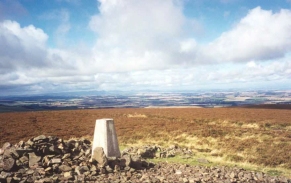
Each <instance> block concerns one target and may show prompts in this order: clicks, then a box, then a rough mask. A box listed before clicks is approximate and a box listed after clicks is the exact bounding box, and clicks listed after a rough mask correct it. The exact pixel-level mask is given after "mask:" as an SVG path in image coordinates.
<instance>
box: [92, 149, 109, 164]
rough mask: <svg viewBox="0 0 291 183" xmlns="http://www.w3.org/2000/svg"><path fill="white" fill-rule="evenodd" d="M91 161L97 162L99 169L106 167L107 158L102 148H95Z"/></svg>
mask: <svg viewBox="0 0 291 183" xmlns="http://www.w3.org/2000/svg"><path fill="white" fill-rule="evenodd" d="M92 159H94V160H96V161H97V162H98V166H99V167H105V166H106V165H107V157H106V155H105V153H104V151H103V148H102V147H96V148H95V149H94V153H93V156H92Z"/></svg>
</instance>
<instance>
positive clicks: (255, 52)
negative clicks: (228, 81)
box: [201, 7, 291, 62]
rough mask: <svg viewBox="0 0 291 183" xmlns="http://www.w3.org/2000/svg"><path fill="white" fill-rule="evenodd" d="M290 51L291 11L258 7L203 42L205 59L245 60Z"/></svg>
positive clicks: (263, 58)
mask: <svg viewBox="0 0 291 183" xmlns="http://www.w3.org/2000/svg"><path fill="white" fill-rule="evenodd" d="M290 51H291V11H290V10H285V9H281V10H280V11H279V12H277V13H273V12H272V11H268V10H263V9H261V8H260V7H257V8H254V9H252V10H250V11H249V13H248V15H247V16H246V17H244V18H242V19H241V20H240V21H239V22H238V23H237V24H236V25H235V26H234V27H233V28H232V29H231V30H230V31H227V32H224V33H222V34H221V36H220V37H219V38H217V39H216V40H214V41H213V42H211V43H209V44H208V45H207V46H204V47H203V49H202V51H201V54H202V55H203V56H202V57H204V60H207V62H248V61H250V60H270V59H275V58H282V57H284V55H285V54H287V53H288V52H290Z"/></svg>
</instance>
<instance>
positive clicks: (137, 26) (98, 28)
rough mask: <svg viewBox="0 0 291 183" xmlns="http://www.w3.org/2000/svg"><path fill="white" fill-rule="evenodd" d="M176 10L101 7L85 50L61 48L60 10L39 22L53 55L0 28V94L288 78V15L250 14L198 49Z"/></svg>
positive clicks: (194, 28)
mask: <svg viewBox="0 0 291 183" xmlns="http://www.w3.org/2000/svg"><path fill="white" fill-rule="evenodd" d="M183 6H184V4H183V2H182V1H177V0H148V1H135V0H128V1H121V0H112V1H111V0H110V1H109V0H100V5H99V7H98V8H99V13H98V14H96V15H93V16H92V17H91V19H90V22H89V23H88V26H89V28H90V29H91V30H92V31H94V33H95V34H96V37H97V39H96V41H95V43H94V46H93V47H91V48H89V47H88V46H81V47H77V48H74V47H70V46H69V45H68V44H67V42H66V34H67V33H68V32H69V31H70V29H71V27H70V12H69V11H68V10H66V9H58V10H53V11H51V12H47V13H44V14H43V15H42V16H40V17H41V18H42V20H44V21H47V20H51V22H52V21H54V22H57V26H56V28H55V30H54V33H55V34H52V35H53V36H56V35H58V36H59V37H57V38H59V41H60V42H58V43H59V44H57V46H56V48H51V47H49V46H48V45H47V42H48V40H49V39H52V36H50V37H49V36H48V34H47V33H45V32H44V31H43V30H42V29H40V28H37V27H35V26H34V25H29V26H24V27H21V26H20V24H19V23H18V22H16V21H10V20H5V21H2V22H0V74H1V77H0V88H1V92H5V91H9V92H10V91H12V90H19V86H20V85H21V86H23V90H26V91H29V92H54V91H61V90H86V89H104V90H117V89H120V90H123V89H126V90H135V89H161V90H163V89H197V87H200V88H201V87H202V88H203V87H205V88H211V87H212V88H214V87H218V88H219V87H220V86H224V87H226V88H227V87H230V86H240V85H241V83H244V86H247V84H246V83H251V82H253V81H254V82H262V83H264V82H269V81H283V80H284V81H285V80H286V79H287V80H288V79H291V78H290V76H291V62H290V58H291V57H290V55H288V52H290V51H291V39H290V38H291V29H290V27H291V11H290V10H281V11H279V12H276V13H274V12H272V11H267V10H262V9H261V8H260V7H258V8H255V9H252V10H250V11H249V13H248V14H247V15H246V16H245V17H243V18H241V20H239V21H238V22H237V24H235V25H234V27H232V28H231V29H230V30H226V31H225V32H224V33H222V34H221V36H219V37H218V38H217V39H215V40H213V41H211V42H209V43H207V44H201V43H199V42H198V41H197V39H196V38H195V36H197V35H200V34H201V32H202V33H203V31H204V29H205V28H204V27H203V26H201V25H202V23H201V22H199V21H197V20H195V19H189V18H187V17H186V16H185V15H184V14H183V8H184V7H183ZM62 36H63V37H62ZM55 40H56V41H58V40H57V39H56V37H55ZM212 63H215V64H212ZM286 83H288V81H287V82H285V84H286ZM289 83H290V82H289ZM1 92H0V95H1Z"/></svg>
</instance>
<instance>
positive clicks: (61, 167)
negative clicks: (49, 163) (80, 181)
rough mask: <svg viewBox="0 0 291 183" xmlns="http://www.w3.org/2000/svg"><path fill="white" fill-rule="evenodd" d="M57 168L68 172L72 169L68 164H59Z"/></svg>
mask: <svg viewBox="0 0 291 183" xmlns="http://www.w3.org/2000/svg"><path fill="white" fill-rule="evenodd" d="M59 170H61V171H62V172H69V171H71V170H72V168H71V167H70V166H67V165H61V166H59Z"/></svg>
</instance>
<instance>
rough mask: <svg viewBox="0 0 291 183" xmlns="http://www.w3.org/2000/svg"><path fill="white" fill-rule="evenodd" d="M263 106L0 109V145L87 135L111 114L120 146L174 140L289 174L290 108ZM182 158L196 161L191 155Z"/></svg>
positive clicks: (218, 157) (223, 159)
mask: <svg viewBox="0 0 291 183" xmlns="http://www.w3.org/2000/svg"><path fill="white" fill-rule="evenodd" d="M273 108H274V107H265V108H240V107H237V108H115V109H83V110H59V111H30V112H9V113H0V132H1V133H0V147H1V146H2V145H3V144H4V143H5V142H11V143H16V142H19V141H20V140H28V139H29V138H31V137H35V136H38V135H40V134H43V135H51V136H58V137H61V138H64V139H69V138H75V137H86V138H89V139H91V140H92V138H93V132H94V126H95V121H96V119H100V118H113V119H114V121H115V128H116V132H117V135H118V141H119V144H120V146H123V147H124V146H128V145H142V144H157V145H161V146H169V145H172V144H176V145H179V146H182V147H187V148H190V149H191V150H192V151H193V152H194V155H195V157H196V158H197V157H199V158H205V159H207V160H208V161H209V162H210V164H211V165H213V164H214V165H216V164H218V165H228V166H240V167H244V168H249V169H253V170H260V171H265V172H267V173H270V174H272V173H273V174H282V175H287V176H289V177H290V172H291V151H290V150H291V141H290V140H291V111H290V109H286V107H285V109H284V108H283V109H273ZM167 161H169V162H170V161H183V162H185V163H190V164H191V163H196V162H195V161H194V159H187V160H181V159H180V160H179V159H177V158H176V159H175V158H174V159H167Z"/></svg>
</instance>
